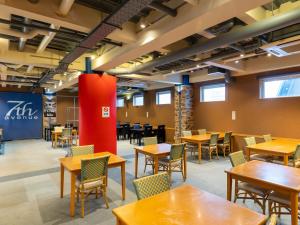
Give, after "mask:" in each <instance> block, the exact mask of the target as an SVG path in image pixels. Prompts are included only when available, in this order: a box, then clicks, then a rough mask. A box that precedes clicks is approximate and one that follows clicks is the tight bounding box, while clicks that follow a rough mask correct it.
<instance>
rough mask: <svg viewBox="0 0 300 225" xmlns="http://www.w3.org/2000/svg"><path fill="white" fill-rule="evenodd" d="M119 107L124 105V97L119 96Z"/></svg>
mask: <svg viewBox="0 0 300 225" xmlns="http://www.w3.org/2000/svg"><path fill="white" fill-rule="evenodd" d="M117 107H124V98H117Z"/></svg>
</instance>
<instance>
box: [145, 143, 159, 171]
mask: <svg viewBox="0 0 300 225" xmlns="http://www.w3.org/2000/svg"><path fill="white" fill-rule="evenodd" d="M155 144H157V137H144V145H145V146H146V145H155ZM147 166H152V172H153V173H154V160H153V158H152V157H151V156H148V155H145V168H144V173H145V172H146V167H147Z"/></svg>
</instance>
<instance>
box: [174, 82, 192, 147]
mask: <svg viewBox="0 0 300 225" xmlns="http://www.w3.org/2000/svg"><path fill="white" fill-rule="evenodd" d="M179 89H180V88H179ZM174 102H175V137H174V138H175V143H179V142H180V137H181V136H182V131H184V130H191V129H192V127H193V124H194V121H193V88H192V86H191V85H181V91H178V87H176V88H175V95H174Z"/></svg>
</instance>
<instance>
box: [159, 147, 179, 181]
mask: <svg viewBox="0 0 300 225" xmlns="http://www.w3.org/2000/svg"><path fill="white" fill-rule="evenodd" d="M184 148H185V144H173V145H172V146H171V150H170V156H169V157H165V158H161V159H159V161H158V167H159V168H161V170H162V171H167V172H168V174H169V177H170V181H171V175H172V172H181V174H182V177H183V180H184V181H185V176H184V170H183V163H184Z"/></svg>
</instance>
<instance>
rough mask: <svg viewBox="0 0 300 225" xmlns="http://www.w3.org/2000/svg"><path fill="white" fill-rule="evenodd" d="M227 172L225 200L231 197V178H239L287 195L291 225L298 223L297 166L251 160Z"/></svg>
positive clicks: (299, 177)
mask: <svg viewBox="0 0 300 225" xmlns="http://www.w3.org/2000/svg"><path fill="white" fill-rule="evenodd" d="M225 172H226V173H227V200H229V201H231V197H232V180H233V179H234V180H239V181H243V182H247V183H249V184H252V185H253V186H255V187H261V188H265V189H267V190H270V191H276V192H278V193H281V194H284V195H287V196H289V198H290V201H291V225H298V198H299V193H300V170H299V169H298V168H294V167H289V166H284V165H279V164H275V163H268V162H263V161H258V160H252V161H249V162H246V163H243V164H241V165H238V166H236V167H233V168H231V169H228V170H225Z"/></svg>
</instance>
